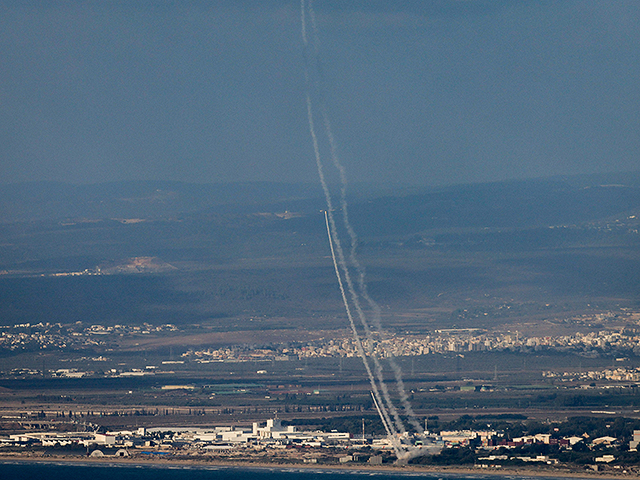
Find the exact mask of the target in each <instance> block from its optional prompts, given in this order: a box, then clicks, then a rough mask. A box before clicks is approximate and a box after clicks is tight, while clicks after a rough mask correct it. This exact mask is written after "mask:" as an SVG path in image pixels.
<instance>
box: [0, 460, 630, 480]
mask: <svg viewBox="0 0 640 480" xmlns="http://www.w3.org/2000/svg"><path fill="white" fill-rule="evenodd" d="M8 462H37V463H75V464H84V465H104V466H108V465H109V464H112V465H116V464H117V465H132V466H134V465H135V466H139V465H148V466H151V465H153V466H159V467H162V466H165V465H166V466H171V467H175V466H178V465H183V466H189V467H198V466H200V467H229V468H241V469H274V468H275V469H280V470H301V469H309V470H315V471H317V470H327V471H331V470H341V471H353V472H358V471H360V472H361V471H365V472H384V473H390V474H403V473H406V474H416V473H425V474H430V475H438V474H443V475H464V476H469V475H478V476H487V475H491V476H496V477H500V476H502V477H504V476H509V477H513V476H518V477H545V478H611V479H620V478H637V477H638V475H637V474H636V473H632V472H629V473H622V471H620V473H616V472H611V471H606V472H596V471H589V470H586V469H585V470H578V469H552V468H548V469H545V468H522V467H517V468H513V467H502V468H464V467H458V466H451V467H450V466H434V465H396V464H393V465H382V466H381V465H376V466H369V465H327V464H287V463H268V462H249V461H241V460H238V461H224V460H219V459H214V458H212V459H205V458H201V459H200V458H193V457H189V458H180V457H173V458H157V457H146V458H145V457H140V456H135V457H129V458H126V457H111V456H105V457H85V456H75V455H59V456H47V457H44V456H36V455H33V456H32V455H28V454H27V455H23V454H19V455H7V454H3V455H0V463H8Z"/></svg>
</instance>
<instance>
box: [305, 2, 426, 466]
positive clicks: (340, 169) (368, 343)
mask: <svg viewBox="0 0 640 480" xmlns="http://www.w3.org/2000/svg"><path fill="white" fill-rule="evenodd" d="M307 17H308V18H309V20H310V23H311V31H312V36H311V42H310V41H309V37H308V35H307V31H308V28H307V27H308V25H307ZM301 23H302V40H303V45H304V57H305V80H306V85H307V94H306V103H307V119H308V122H309V130H310V133H311V139H312V143H313V150H314V154H315V160H316V166H317V169H318V176H319V177H320V183H321V185H322V190H323V192H324V196H325V200H326V204H327V210H326V212H325V222H326V227H327V234H328V237H329V245H330V248H331V255H332V258H333V263H334V268H335V272H336V277H337V279H338V285H339V287H340V293H341V295H342V300H343V303H344V306H345V310H346V312H347V317H348V319H349V323H350V326H351V330H352V333H353V336H354V340H355V343H356V347H357V351H358V355H359V356H360V357H361V359H362V362H363V364H364V366H365V370H366V372H367V375H368V377H369V381H370V383H371V387H372V397H373V401H374V404H375V406H376V408H377V409H378V411H379V413H380V417H381V420H382V423H383V425H384V426H385V429H386V430H387V434H388V435H389V437H390V439H392V445H393V447H394V449H395V450H396V454H397V456H398V457H399V458H400V457H401V456H402V457H405V456H406V455H408V452H407V451H405V450H404V447H403V446H402V445H400V444H399V443H398V442H397V440H396V439H395V438H394V437H395V436H396V434H397V433H398V432H400V433H404V432H405V431H406V429H405V427H404V424H403V422H402V420H401V418H400V414H399V413H398V410H397V409H396V407H395V406H394V404H393V401H392V399H391V396H390V394H389V390H388V388H387V385H386V383H385V381H384V373H383V368H382V364H381V362H380V361H379V360H378V358H377V357H376V356H375V355H373V353H374V352H373V347H374V342H375V340H376V339H379V340H381V339H382V338H383V335H384V330H383V328H382V325H381V317H380V307H379V305H378V304H377V303H376V302H375V301H374V300H373V299H372V298H371V296H370V295H369V293H368V290H367V286H366V282H365V271H364V268H363V267H362V266H361V264H360V262H359V261H358V258H357V255H356V249H357V243H358V238H357V235H356V233H355V231H354V230H353V228H352V226H351V223H350V221H349V214H348V205H347V176H346V172H345V168H344V166H343V165H342V163H341V162H340V158H339V155H338V148H337V143H336V141H335V137H334V135H333V129H332V127H331V122H330V119H329V115H328V113H327V108H326V102H325V95H324V89H323V86H324V85H323V75H322V68H321V67H322V66H321V63H320V60H319V56H318V45H319V36H318V28H317V24H316V20H315V14H314V11H313V8H312V6H311V1H310V0H309V1H308V2H307V1H306V0H301ZM311 50H312V51H311ZM312 70H313V71H314V72H315V76H314V77H312ZM313 92H315V97H317V98H318V107H317V109H318V110H319V112H320V116H321V119H322V126H323V134H324V137H325V138H324V140H325V141H326V143H328V150H329V157H330V159H331V163H332V165H333V167H334V168H335V169H336V171H337V173H338V177H339V180H340V199H339V204H340V211H341V214H342V220H343V228H344V229H345V230H346V232H347V234H348V236H349V241H350V248H349V257H348V261H347V258H346V256H345V252H344V248H343V246H342V242H341V239H340V235H339V233H338V228H337V225H336V220H335V216H334V203H333V199H332V196H331V192H330V190H329V187H328V184H327V181H326V177H325V166H324V163H323V157H322V155H321V152H320V145H319V141H318V134H317V132H316V127H315V121H314V103H313V98H314V95H313ZM351 269H353V270H354V271H355V275H356V278H357V280H356V282H355V283H354V281H353V276H352V273H351ZM343 277H344V282H343V280H342V278H343ZM345 284H346V289H345ZM347 294H348V295H347ZM349 299H350V301H351V302H349ZM361 299H363V300H364V302H365V303H366V304H367V306H368V308H369V310H370V312H371V323H372V325H373V328H372V326H371V324H370V323H369V320H368V318H367V315H366V314H365V311H364V310H363V308H362V300H361ZM351 305H353V310H355V312H356V315H357V317H358V320H359V323H360V326H361V328H362V331H363V335H361V334H360V333H359V331H358V328H357V326H356V322H355V321H354V318H353V317H354V315H353V313H352V307H351ZM361 336H362V337H363V338H364V341H363V340H362V339H361ZM370 362H371V363H373V370H372V368H371V363H370ZM389 364H390V366H391V370H392V371H393V374H394V377H395V382H396V389H397V392H398V395H399V397H400V401H401V403H402V406H403V409H404V413H405V414H406V415H408V417H409V421H410V423H411V424H412V426H413V427H414V428H415V429H416V431H421V426H420V423H419V422H418V421H417V419H416V417H415V414H414V412H413V409H412V408H411V405H410V404H409V401H408V396H407V394H406V392H405V389H404V383H403V381H402V372H401V370H400V367H399V365H398V364H397V363H396V362H395V360H394V358H393V357H392V356H391V357H389ZM391 417H393V421H391Z"/></svg>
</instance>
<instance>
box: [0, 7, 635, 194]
mask: <svg viewBox="0 0 640 480" xmlns="http://www.w3.org/2000/svg"><path fill="white" fill-rule="evenodd" d="M314 9H315V12H316V15H317V19H318V26H319V30H320V36H321V48H322V49H321V52H320V55H321V57H322V61H323V64H324V68H325V78H326V84H327V85H326V89H327V93H328V108H329V113H330V115H331V117H332V120H333V123H334V126H335V132H334V133H335V135H336V137H337V141H338V142H339V144H340V151H341V157H342V160H343V163H344V164H345V165H346V168H347V173H348V176H349V178H350V180H351V181H373V182H387V181H390V182H400V183H402V182H411V183H421V184H432V185H434V184H446V183H461V182H476V181H491V180H500V179H506V178H523V177H535V176H545V175H554V174H572V173H581V172H586V173H592V172H599V171H625V170H638V169H639V165H640V162H639V161H638V154H639V146H640V91H639V87H640V27H639V26H640V2H639V1H637V0H631V1H622V0H616V1H613V0H611V1H591V0H575V1H571V0H567V1H561V0H558V1H549V2H546V1H526V0H516V1H499V0H490V1H474V0H450V1H438V0H430V1H426V0H415V1H409V0H406V1H402V0H387V1H380V0H378V1H376V0H326V1H323V0H317V1H316V2H315V3H314ZM0 52H1V53H0V62H1V67H0V102H1V104H0V105H1V112H2V113H1V116H0V181H1V182H21V181H32V180H67V181H70V182H76V183H93V182H101V181H112V180H125V179H149V180H165V179H175V180H184V181H195V182H218V181H228V180H231V181H247V180H281V181H298V180H302V181H315V180H316V177H317V173H316V170H315V162H314V159H313V150H312V145H311V139H310V135H309V129H308V125H307V119H306V106H305V82H304V63H303V56H302V42H301V33H300V4H299V2H298V1H295V0H292V1H288V0H272V1H269V0H261V1H252V0H246V1H241V0H236V1H232V0H227V1H222V0H218V1H217V0H208V1H187V0H185V1H160V0H157V1H153V0H135V1H130V0H122V1H109V0H100V1H99V0H96V1H68V2H67V1H63V0H60V1H55V2H52V1H44V0H43V1H36V0H33V1H19V0H14V1H10V0H6V1H3V0H0Z"/></svg>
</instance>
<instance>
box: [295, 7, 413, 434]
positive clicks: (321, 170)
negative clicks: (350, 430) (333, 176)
mask: <svg viewBox="0 0 640 480" xmlns="http://www.w3.org/2000/svg"><path fill="white" fill-rule="evenodd" d="M302 18H303V28H302V33H303V42H304V45H305V46H308V44H309V42H308V39H307V37H306V22H305V20H304V19H305V15H304V0H302ZM314 44H317V42H314ZM305 53H306V52H305ZM305 60H306V61H305V78H306V81H307V88H308V89H310V88H309V84H310V82H311V79H310V75H309V72H308V69H309V68H308V63H307V60H308V59H305ZM307 118H308V121H309V129H310V131H311V137H312V141H313V148H314V153H315V157H316V166H317V168H318V176H319V177H320V183H321V184H322V189H323V191H324V195H325V199H326V202H327V211H328V222H329V224H330V225H331V228H329V235H330V237H331V238H333V243H334V244H335V250H336V252H337V256H338V261H337V263H338V264H339V265H340V267H341V269H342V272H343V274H344V276H345V281H346V283H347V288H348V291H349V294H350V297H351V299H352V301H353V302H354V306H355V308H356V311H357V313H358V318H359V320H360V322H361V324H362V325H363V327H364V329H365V332H366V336H367V338H368V339H369V341H368V342H367V348H368V349H369V350H370V352H369V353H370V354H371V353H372V351H371V349H372V348H373V341H372V340H373V338H372V335H371V332H370V330H369V325H368V323H367V321H366V317H365V316H364V312H363V311H362V308H361V306H360V301H359V299H358V295H357V293H356V291H355V288H354V286H353V281H352V279H351V275H350V272H349V269H348V267H347V262H346V260H345V256H344V250H343V248H342V245H341V241H340V237H339V236H338V234H337V227H336V223H335V218H334V215H333V201H332V199H331V194H330V191H329V188H328V186H327V183H326V180H325V175H324V168H323V164H322V160H321V156H320V151H319V144H318V138H317V135H316V132H315V125H314V120H313V108H312V101H311V95H310V94H309V93H307ZM345 178H346V177H345ZM338 274H339V272H338ZM339 280H340V279H339ZM340 282H341V280H340ZM343 300H344V301H345V308H346V309H347V310H348V311H350V309H349V306H348V302H347V301H346V296H345V297H344V298H343ZM353 328H354V329H355V326H354V327H353ZM354 333H357V329H356V330H354ZM371 358H372V359H373V362H374V367H375V368H374V371H375V373H376V378H377V380H378V383H379V385H378V386H376V383H375V380H373V379H370V381H371V383H372V386H376V388H375V389H374V390H375V392H376V395H378V397H379V396H380V393H378V387H379V390H380V391H381V392H382V398H379V400H380V401H379V404H380V405H381V407H382V411H383V412H384V413H385V414H386V415H387V416H388V413H387V411H386V410H387V408H388V409H389V411H391V414H392V416H393V418H394V422H393V423H394V424H395V426H396V428H397V429H398V430H399V431H400V432H401V433H404V432H405V431H406V430H405V428H404V425H403V423H402V421H401V419H400V416H399V414H398V411H397V409H396V408H395V406H394V405H393V402H392V400H391V397H390V395H389V390H388V388H387V386H386V384H385V383H384V375H383V373H382V366H381V365H380V362H379V361H378V359H377V358H376V357H375V356H371ZM363 362H367V360H366V358H363ZM366 369H367V373H368V374H369V375H370V376H371V375H372V373H371V369H370V367H369V366H368V362H367V364H366ZM383 399H384V403H383V402H382V400H383ZM385 404H386V408H385V406H384V405H385ZM389 424H391V421H390V420H389Z"/></svg>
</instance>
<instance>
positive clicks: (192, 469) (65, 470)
mask: <svg viewBox="0 0 640 480" xmlns="http://www.w3.org/2000/svg"><path fill="white" fill-rule="evenodd" d="M367 477H371V478H372V480H411V479H417V478H420V479H425V480H496V479H497V478H504V479H508V480H525V479H529V478H532V477H527V476H515V475H504V476H503V477H497V476H495V475H482V474H477V475H476V474H459V473H458V474H451V473H437V472H424V473H420V472H406V473H400V472H398V473H395V472H382V471H370V470H324V469H308V468H305V469H296V468H246V467H242V468H240V467H208V466H200V465H198V466H187V465H170V466H169V465H120V464H109V465H105V464H101V465H95V464H84V463H56V462H51V463H48V462H3V463H0V479H2V480H14V479H16V480H27V479H38V480H39V479H42V480H75V479H82V480H85V479H87V480H134V479H135V480H245V479H247V480H365V479H366V478H367ZM535 478H536V480H544V478H545V477H535ZM546 478H547V479H553V478H557V477H553V476H549V477H546Z"/></svg>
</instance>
